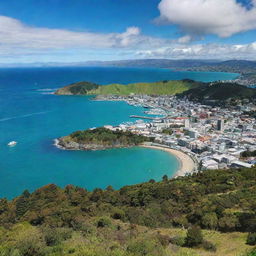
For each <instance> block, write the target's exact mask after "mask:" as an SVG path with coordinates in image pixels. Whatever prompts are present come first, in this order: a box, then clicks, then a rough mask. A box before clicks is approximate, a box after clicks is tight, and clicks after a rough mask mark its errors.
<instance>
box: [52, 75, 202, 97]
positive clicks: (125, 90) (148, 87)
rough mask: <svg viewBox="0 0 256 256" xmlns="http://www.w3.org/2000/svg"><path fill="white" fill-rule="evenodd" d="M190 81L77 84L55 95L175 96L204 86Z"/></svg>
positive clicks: (60, 90) (61, 89)
mask: <svg viewBox="0 0 256 256" xmlns="http://www.w3.org/2000/svg"><path fill="white" fill-rule="evenodd" d="M204 84H205V83H203V82H197V81H193V80H190V79H184V80H173V81H167V80H165V81H159V82H152V83H133V84H127V85H125V84H109V85H98V84H95V83H91V82H78V83H73V84H70V85H67V86H65V87H63V88H60V89H59V90H57V91H56V92H55V94H57V95H123V96H127V95H131V94H136V95H138V94H140V95H175V94H178V93H182V92H185V91H187V90H189V89H193V88H197V87H198V86H201V85H204Z"/></svg>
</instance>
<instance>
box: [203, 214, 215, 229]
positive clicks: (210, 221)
mask: <svg viewBox="0 0 256 256" xmlns="http://www.w3.org/2000/svg"><path fill="white" fill-rule="evenodd" d="M202 224H203V225H204V227H206V228H209V229H215V228H216V227H217V225H218V217H217V214H216V213H215V212H212V213H206V214H205V215H204V216H203V217H202Z"/></svg>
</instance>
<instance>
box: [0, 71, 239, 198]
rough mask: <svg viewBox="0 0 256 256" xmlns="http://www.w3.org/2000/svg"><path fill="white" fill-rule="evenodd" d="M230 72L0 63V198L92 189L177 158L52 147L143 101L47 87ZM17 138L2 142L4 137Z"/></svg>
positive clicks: (160, 170)
mask: <svg viewBox="0 0 256 256" xmlns="http://www.w3.org/2000/svg"><path fill="white" fill-rule="evenodd" d="M236 76H237V75H236V74H229V73H199V72H173V71H170V70H165V69H135V68H34V69H0V95H1V96H0V106H1V107H0V197H8V198H12V197H15V196H17V195H18V194H20V193H21V192H22V191H23V190H24V189H29V190H30V191H33V190H34V189H36V188H38V187H40V186H43V185H45V184H48V183H55V184H57V185H60V186H65V185H67V184H74V185H78V186H82V187H86V188H87V189H89V190H92V189H94V188H96V187H100V188H105V187H107V186H108V185H112V186H113V187H115V188H119V187H121V186H124V185H128V184H135V183H140V182H143V181H148V180H149V179H151V178H153V179H156V180H160V179H161V177H162V176H163V175H164V174H168V176H172V175H173V174H174V172H175V171H176V170H177V168H178V161H177V160H176V158H174V157H173V156H171V155H170V154H168V153H166V152H162V151H158V150H153V149H144V148H129V149H113V150H105V151H91V152H84V151H83V152H81V151H80V152H79V151H78V152H77V151H64V150H60V149H57V148H56V147H55V146H54V145H53V140H54V138H57V137H60V136H63V135H67V134H69V133H71V132H73V131H75V130H79V129H86V128H90V127H96V126H102V125H105V124H112V125H117V124H119V123H121V122H124V121H130V119H129V115H131V114H135V115H141V114H143V111H144V110H143V108H139V107H132V106H129V105H127V104H126V103H124V102H94V101H90V98H89V97H79V96H55V95H50V94H48V93H49V92H51V91H52V90H53V89H55V88H58V87H61V86H63V85H66V84H69V83H72V82H75V81H81V80H86V81H93V82H97V83H101V84H108V83H112V82H119V83H130V82H143V81H144V82H150V81H158V80H166V79H182V78H190V79H195V80H201V81H213V80H219V79H233V78H235V77H236ZM11 140H15V141H18V144H17V146H15V147H13V148H9V147H7V146H6V144H7V143H8V142H9V141H11Z"/></svg>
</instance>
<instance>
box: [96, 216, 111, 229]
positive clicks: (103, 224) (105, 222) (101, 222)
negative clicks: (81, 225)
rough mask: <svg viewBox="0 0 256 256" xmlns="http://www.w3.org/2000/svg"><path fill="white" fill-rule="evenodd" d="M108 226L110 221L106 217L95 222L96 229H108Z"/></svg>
mask: <svg viewBox="0 0 256 256" xmlns="http://www.w3.org/2000/svg"><path fill="white" fill-rule="evenodd" d="M110 225H111V220H110V219H109V218H108V217H101V218H100V219H99V220H98V221H97V227H98V228H104V227H109V226H110Z"/></svg>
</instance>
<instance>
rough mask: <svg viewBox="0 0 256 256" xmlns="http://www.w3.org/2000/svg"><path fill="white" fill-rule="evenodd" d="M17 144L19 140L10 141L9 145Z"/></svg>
mask: <svg viewBox="0 0 256 256" xmlns="http://www.w3.org/2000/svg"><path fill="white" fill-rule="evenodd" d="M16 144H17V141H14V140H13V141H10V142H9V143H8V144H7V145H8V146H9V147H13V146H15V145H16Z"/></svg>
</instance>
